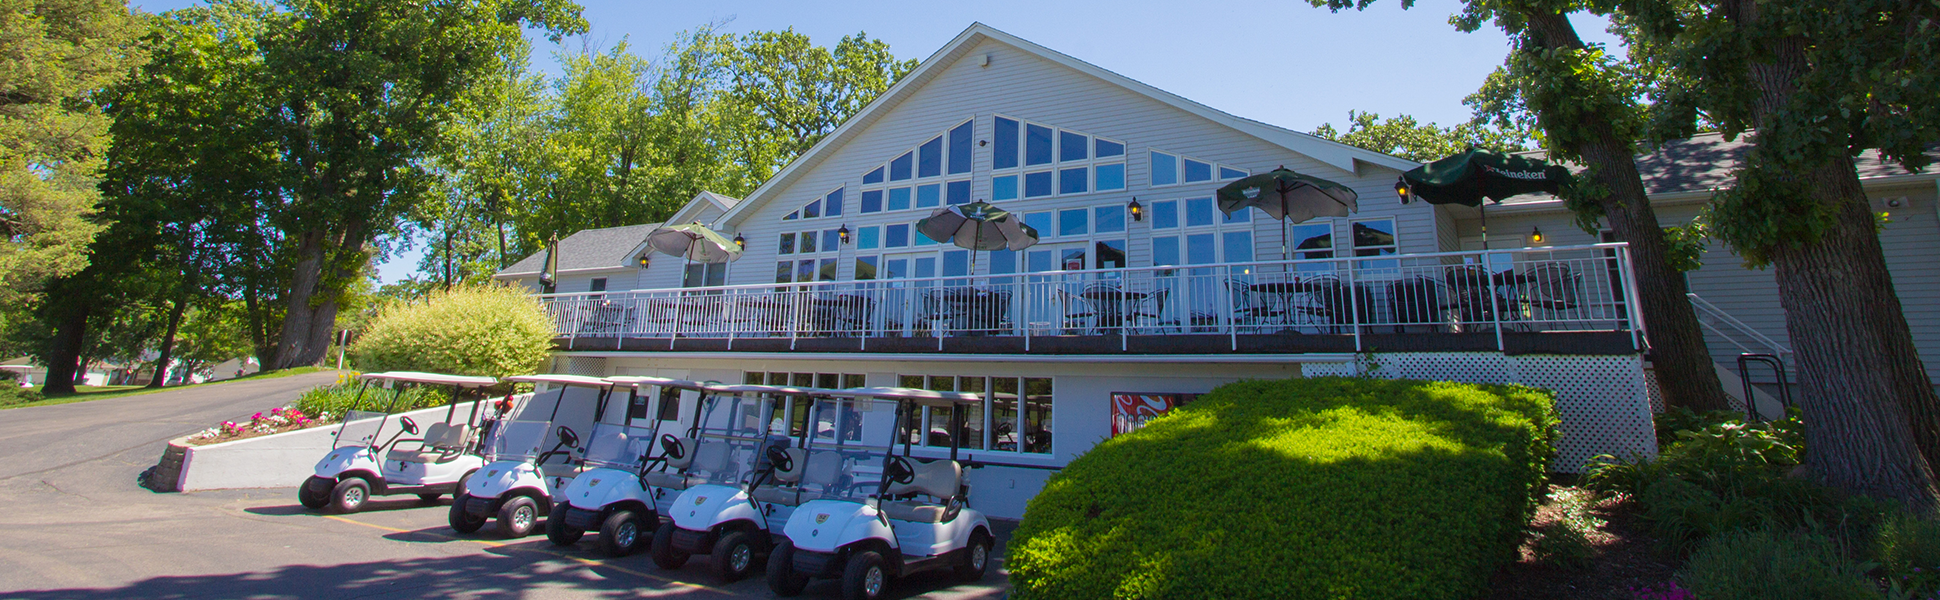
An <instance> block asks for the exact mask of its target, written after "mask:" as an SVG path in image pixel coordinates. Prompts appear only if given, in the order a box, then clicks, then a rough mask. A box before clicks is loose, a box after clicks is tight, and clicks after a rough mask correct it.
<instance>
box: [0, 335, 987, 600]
mask: <svg viewBox="0 0 1940 600" xmlns="http://www.w3.org/2000/svg"><path fill="white" fill-rule="evenodd" d="M334 378H335V375H334V374H329V373H318V374H311V375H301V376H296V377H286V378H281V379H270V380H260V381H245V382H237V383H229V384H223V385H218V386H212V387H205V388H193V389H187V390H183V391H178V392H163V393H158V394H148V395H142V396H132V397H127V398H118V399H110V400H97V401H93V402H81V403H75V404H64V405H57V406H47V407H33V408H20V409H11V410H5V411H0V507H6V509H5V510H0V565H5V568H0V597H5V598H28V599H38V598H630V597H665V596H679V597H694V598H720V597H746V598H765V597H770V596H771V594H769V592H768V590H767V587H766V585H765V584H763V583H762V582H761V581H760V579H759V578H755V579H750V580H746V581H741V582H737V583H735V584H732V585H719V584H717V582H715V581H713V579H712V578H711V577H710V576H708V575H707V574H706V572H705V564H704V560H698V559H697V560H695V561H693V562H692V563H690V564H689V565H688V566H687V567H686V568H684V569H681V570H679V571H674V572H663V571H660V570H659V569H658V568H656V567H654V566H653V563H652V561H650V560H648V559H647V558H646V557H645V556H631V557H626V558H622V559H617V560H607V559H604V558H602V557H601V556H600V555H598V554H597V553H596V552H595V551H593V550H592V549H591V548H590V546H591V544H590V543H586V542H582V543H581V544H580V546H579V547H576V548H566V549H557V548H554V547H553V546H552V545H551V544H549V543H547V542H546V541H545V538H544V536H534V537H530V538H526V539H524V540H515V541H506V540H497V539H494V538H492V537H490V536H485V535H479V536H471V537H466V538H458V537H453V536H451V535H449V534H450V533H451V532H450V530H449V529H448V528H446V526H445V510H446V504H445V503H444V502H440V503H437V504H423V503H420V502H418V501H417V500H416V498H413V497H405V498H403V499H379V500H376V501H374V502H372V503H371V505H370V506H369V508H368V509H367V510H366V511H364V512H361V513H358V514H355V515H350V516H347V517H346V516H334V515H331V516H324V515H317V514H313V513H309V512H307V511H303V510H301V508H300V507H298V506H297V505H296V491H295V489H294V488H284V489H273V490H230V491H216V492H198V493H188V494H159V493H154V492H150V491H147V490H145V489H142V488H141V487H139V486H138V485H137V484H136V477H137V476H138V475H139V474H140V473H141V472H142V471H143V470H145V469H147V468H148V467H150V466H153V465H154V463H155V461H156V459H157V458H159V457H160V456H161V453H162V447H163V445H164V444H165V443H166V441H167V440H169V439H171V438H174V437H176V436H180V435H184V434H187V433H191V432H194V431H197V430H200V429H202V428H204V427H207V426H209V425H210V424H212V423H218V422H221V421H223V420H225V419H235V418H238V417H244V416H248V415H249V414H251V413H254V412H257V411H260V410H267V409H269V408H273V407H276V406H281V405H283V404H285V403H287V402H289V401H290V400H292V399H294V398H295V397H296V394H298V393H300V392H301V391H302V390H304V389H308V388H310V387H312V386H315V385H319V384H323V383H328V382H330V381H332V380H334ZM292 483H295V482H292ZM1000 527H1001V528H1002V529H1005V530H1006V531H1003V532H1000V533H1001V534H1007V533H1008V531H1007V530H1008V529H1009V528H1008V527H1002V525H1000ZM1003 537H1008V536H1007V535H1004V536H1003ZM1002 552H1003V547H1002V545H1001V544H1000V545H999V547H998V555H997V557H995V558H996V560H993V561H992V563H993V564H992V566H993V569H992V571H993V572H992V573H991V575H990V576H988V577H985V578H984V580H983V581H982V582H979V583H977V584H974V585H958V584H956V583H955V582H952V581H949V580H948V579H946V578H945V577H944V576H943V575H941V574H937V575H934V576H932V575H919V576H917V577H913V578H911V579H909V580H906V581H903V582H899V583H898V584H897V585H896V586H894V587H893V588H892V589H891V594H892V596H897V597H912V598H936V599H945V598H997V597H1001V596H1002V594H1003V590H1004V589H1005V586H1004V576H1003V573H1002V566H1003V563H1002V560H1001V556H1002ZM833 583H834V582H818V583H816V584H815V585H813V586H810V587H809V588H808V590H807V591H806V592H805V593H804V594H803V596H802V597H803V598H833V597H836V596H837V595H838V592H839V589H838V586H836V585H834V584H833Z"/></svg>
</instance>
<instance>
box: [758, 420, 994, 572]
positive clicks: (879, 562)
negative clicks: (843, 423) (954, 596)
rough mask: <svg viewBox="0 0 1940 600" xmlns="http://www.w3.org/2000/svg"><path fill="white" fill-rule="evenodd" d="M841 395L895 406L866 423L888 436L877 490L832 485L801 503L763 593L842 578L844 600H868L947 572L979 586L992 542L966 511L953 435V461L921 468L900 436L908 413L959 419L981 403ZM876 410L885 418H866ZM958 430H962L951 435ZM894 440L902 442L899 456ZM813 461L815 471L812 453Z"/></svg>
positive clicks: (977, 516) (976, 515)
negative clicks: (898, 582)
mask: <svg viewBox="0 0 1940 600" xmlns="http://www.w3.org/2000/svg"><path fill="white" fill-rule="evenodd" d="M837 395H838V396H840V397H845V398H853V399H855V400H856V401H857V402H858V403H867V404H878V405H893V406H894V409H893V416H892V417H891V418H888V419H882V418H879V416H877V415H874V414H865V415H864V418H863V419H862V420H863V422H864V424H865V425H869V426H886V427H887V429H888V430H889V431H890V432H891V433H892V435H891V437H890V438H889V440H891V441H888V442H887V444H888V445H886V446H884V447H883V451H882V462H881V463H880V464H881V465H882V472H881V474H880V479H879V480H878V482H876V483H875V484H874V485H860V486H846V487H845V486H835V487H833V488H832V489H833V490H834V491H836V492H837V493H836V494H828V495H824V496H822V497H819V498H815V499H812V500H809V501H807V502H803V503H802V505H801V506H800V507H799V508H797V509H796V510H795V513H794V515H793V516H791V517H790V518H789V519H788V523H787V525H786V526H785V527H784V528H783V532H784V533H785V534H786V539H784V540H783V541H782V542H781V543H780V544H779V545H777V546H776V547H775V551H774V553H773V554H771V555H769V557H768V588H769V589H770V590H772V591H774V592H775V594H777V595H781V596H793V595H796V594H800V593H801V591H802V588H803V587H805V586H807V585H808V581H809V580H810V579H813V578H840V579H841V580H842V596H843V597H844V598H849V599H851V600H873V599H875V598H879V597H881V596H882V593H883V590H885V589H887V588H888V584H889V582H890V581H891V580H892V579H893V578H896V577H906V576H908V575H910V574H912V573H917V572H921V571H928V570H935V569H953V570H955V571H956V574H957V575H958V576H960V577H962V578H963V579H965V580H969V581H975V580H978V579H982V578H983V575H984V571H985V570H986V569H987V568H988V567H989V565H990V548H991V545H992V544H993V543H994V542H995V538H994V537H993V536H992V535H991V533H990V531H991V530H990V522H989V520H987V519H985V518H984V516H983V513H980V512H977V511H976V510H974V509H971V508H969V507H968V506H967V498H966V497H967V496H968V494H969V488H968V486H966V485H964V483H963V464H962V463H959V462H957V458H956V457H957V449H958V445H959V443H960V441H959V440H958V439H957V436H950V439H951V446H950V458H947V459H936V460H931V461H923V460H919V459H916V458H914V457H912V456H910V437H909V435H908V432H907V431H905V429H906V427H907V426H908V420H907V419H906V418H905V415H907V414H909V413H910V412H911V411H914V410H917V409H919V408H920V407H923V406H929V407H937V408H952V409H956V410H951V411H950V413H951V414H952V415H953V419H962V418H963V417H962V415H963V414H964V412H965V411H963V410H961V409H960V407H959V406H957V405H960V404H971V403H976V402H980V401H981V398H979V397H978V396H977V395H975V394H965V393H957V392H932V391H927V390H915V389H905V388H857V389H850V390H843V391H841V392H837ZM882 412H891V411H884V410H873V411H869V413H882ZM954 425H957V426H960V425H961V423H954ZM957 430H961V427H953V429H952V431H957ZM893 440H901V441H902V444H903V452H902V455H900V456H898V455H897V454H896V452H895V447H894V443H895V442H894V441H893ZM809 461H810V463H811V465H813V463H814V461H815V455H814V453H811V455H810V457H809ZM809 470H810V471H813V470H814V467H813V466H811V467H810V469H809ZM871 488H873V489H871Z"/></svg>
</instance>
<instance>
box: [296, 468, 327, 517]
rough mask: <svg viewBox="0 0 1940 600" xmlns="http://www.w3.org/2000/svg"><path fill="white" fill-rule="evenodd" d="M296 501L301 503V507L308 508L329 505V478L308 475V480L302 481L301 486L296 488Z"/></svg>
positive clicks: (314, 508)
mask: <svg viewBox="0 0 1940 600" xmlns="http://www.w3.org/2000/svg"><path fill="white" fill-rule="evenodd" d="M296 501H297V502H301V503H303V507H304V508H307V509H310V510H317V509H321V508H323V507H325V506H329V505H330V480H329V479H324V478H322V477H317V476H315V475H312V476H310V479H309V480H308V481H304V482H303V485H302V486H301V487H298V488H296Z"/></svg>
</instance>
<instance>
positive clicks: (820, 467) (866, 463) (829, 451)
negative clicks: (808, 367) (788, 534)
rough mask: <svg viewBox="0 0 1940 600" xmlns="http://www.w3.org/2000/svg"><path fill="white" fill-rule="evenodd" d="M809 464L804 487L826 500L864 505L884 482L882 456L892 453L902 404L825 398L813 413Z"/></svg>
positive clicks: (803, 476)
mask: <svg viewBox="0 0 1940 600" xmlns="http://www.w3.org/2000/svg"><path fill="white" fill-rule="evenodd" d="M812 414H813V416H814V419H813V421H812V425H813V427H812V429H811V431H813V432H814V435H813V436H811V437H810V438H809V439H808V448H807V450H808V465H807V468H806V469H805V470H804V471H803V472H802V482H801V485H802V488H803V489H804V491H807V492H809V493H814V494H818V495H819V496H820V497H822V498H829V499H839V500H856V501H861V500H863V499H865V498H866V497H868V495H869V494H873V493H875V492H876V488H877V487H878V485H879V484H880V482H881V481H882V464H883V463H882V457H883V455H884V454H886V453H888V452H889V451H890V450H891V447H890V440H891V438H892V437H893V429H894V428H895V424H896V403H895V402H893V401H884V400H869V399H856V398H839V399H838V398H820V399H818V401H817V402H816V403H815V407H814V410H813V412H812Z"/></svg>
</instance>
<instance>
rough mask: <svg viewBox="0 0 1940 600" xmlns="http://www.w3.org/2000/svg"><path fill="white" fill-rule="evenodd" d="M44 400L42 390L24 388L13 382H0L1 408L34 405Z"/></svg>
mask: <svg viewBox="0 0 1940 600" xmlns="http://www.w3.org/2000/svg"><path fill="white" fill-rule="evenodd" d="M44 398H45V397H44V396H41V394H40V388H24V387H20V385H19V384H18V383H16V382H13V381H0V406H5V405H9V404H33V403H35V402H39V401H41V400H42V399H44Z"/></svg>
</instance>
